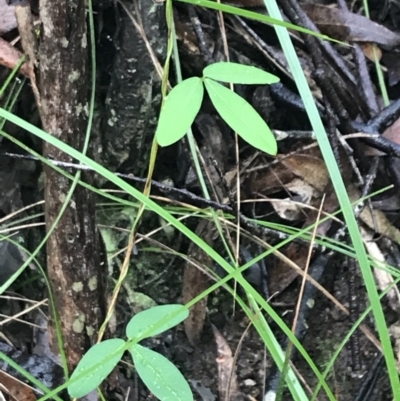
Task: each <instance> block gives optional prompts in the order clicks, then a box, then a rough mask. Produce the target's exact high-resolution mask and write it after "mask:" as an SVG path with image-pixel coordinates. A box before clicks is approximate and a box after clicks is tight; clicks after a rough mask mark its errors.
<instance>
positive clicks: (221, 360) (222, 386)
mask: <svg viewBox="0 0 400 401" xmlns="http://www.w3.org/2000/svg"><path fill="white" fill-rule="evenodd" d="M212 328H213V332H214V337H215V342H216V343H217V351H218V358H217V363H218V390H219V399H220V400H221V401H234V400H239V399H243V394H242V393H241V392H240V390H239V385H238V382H237V376H236V372H235V366H234V358H233V355H232V351H231V349H230V347H229V345H228V343H227V341H226V340H225V338H224V337H223V336H222V334H221V333H220V332H219V331H218V329H217V328H216V327H215V326H214V325H213V326H212Z"/></svg>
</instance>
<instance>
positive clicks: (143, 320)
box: [68, 305, 193, 401]
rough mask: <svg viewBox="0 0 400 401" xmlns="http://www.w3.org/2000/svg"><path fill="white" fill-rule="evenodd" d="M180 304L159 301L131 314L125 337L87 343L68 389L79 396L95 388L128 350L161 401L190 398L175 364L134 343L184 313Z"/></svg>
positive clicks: (173, 322) (183, 316) (179, 319)
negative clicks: (87, 348)
mask: <svg viewBox="0 0 400 401" xmlns="http://www.w3.org/2000/svg"><path fill="white" fill-rule="evenodd" d="M188 314H189V312H188V310H187V308H185V307H184V306H182V305H162V306H155V307H154V308H150V309H147V310H145V311H143V312H140V313H138V314H136V315H135V316H133V318H132V319H131V320H130V322H129V323H128V325H127V327H126V336H127V338H128V340H127V341H125V340H122V339H120V338H114V339H111V340H105V341H103V342H101V343H98V344H96V345H94V346H93V347H91V348H90V349H89V351H88V352H87V353H86V354H85V355H84V356H83V358H82V359H81V361H80V362H79V364H78V366H77V367H76V369H75V370H74V372H73V373H72V375H71V378H70V382H71V384H69V386H68V393H69V395H70V396H71V397H73V398H80V397H83V396H85V395H87V394H88V393H90V392H91V391H93V390H95V389H96V388H97V387H98V386H99V385H100V384H101V383H102V382H103V380H104V379H105V378H106V377H107V376H108V375H109V374H110V373H111V372H112V370H113V369H114V368H115V366H116V365H117V363H118V362H119V361H120V360H121V358H122V355H123V353H124V352H125V351H129V352H130V354H131V357H132V360H133V362H134V365H135V368H136V371H137V373H138V375H139V376H140V378H141V379H142V381H143V383H144V384H145V385H146V386H147V387H148V388H149V390H150V391H151V392H152V393H153V394H154V395H155V396H156V397H157V398H159V399H160V400H161V401H192V400H193V394H192V391H191V390H190V387H189V384H188V383H187V381H186V380H185V378H184V377H183V376H182V374H181V372H180V371H179V370H178V368H177V367H176V366H175V365H174V364H173V363H172V362H170V361H169V360H168V359H167V358H165V357H164V356H163V355H161V354H159V353H158V352H155V351H153V350H150V349H147V348H145V347H143V346H141V345H139V344H138V341H140V340H143V339H144V338H147V337H151V336H155V335H157V334H160V333H162V332H164V331H166V330H168V329H170V328H171V327H173V326H176V325H177V324H179V323H181V322H182V321H183V320H185V319H186V318H187V317H188Z"/></svg>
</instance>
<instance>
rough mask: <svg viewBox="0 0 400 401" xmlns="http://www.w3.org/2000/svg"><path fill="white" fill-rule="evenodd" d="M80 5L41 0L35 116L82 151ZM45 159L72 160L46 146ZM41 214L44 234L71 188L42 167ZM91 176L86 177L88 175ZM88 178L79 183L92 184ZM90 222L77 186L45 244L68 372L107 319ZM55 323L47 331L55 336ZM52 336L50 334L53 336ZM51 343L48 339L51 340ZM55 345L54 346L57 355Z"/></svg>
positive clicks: (88, 195)
mask: <svg viewBox="0 0 400 401" xmlns="http://www.w3.org/2000/svg"><path fill="white" fill-rule="evenodd" d="M86 13H87V10H86V2H85V1H84V0H66V1H54V0H42V1H41V3H40V17H41V21H42V35H41V43H40V47H39V59H40V63H39V65H40V77H39V78H40V79H39V81H40V97H41V107H40V112H41V118H42V123H43V127H44V129H45V130H46V131H47V132H48V133H50V134H52V135H53V136H55V137H56V138H58V139H60V140H62V141H63V142H64V143H66V144H69V145H71V146H73V147H74V148H76V149H79V150H82V148H83V143H84V139H85V133H86V128H87V110H88V82H89V81H90V80H89V74H88V52H89V44H88V43H89V41H88V34H87V28H86V17H87V14H86ZM43 155H44V157H51V158H54V159H56V160H59V161H63V162H72V158H71V157H69V156H68V155H66V154H65V153H63V152H62V151H61V150H60V149H57V148H55V147H53V146H51V145H49V144H48V143H45V144H44V146H43ZM44 172H45V201H46V202H45V209H46V210H45V215H46V226H47V229H48V230H49V229H50V228H51V226H52V225H53V223H54V221H55V219H56V217H57V215H58V214H59V212H60V209H61V207H62V206H63V203H64V201H65V198H66V196H67V194H68V191H69V189H70V187H71V182H70V180H69V179H67V178H66V177H64V176H62V175H60V174H59V173H57V172H56V171H54V170H53V169H52V168H51V167H48V166H45V167H44ZM89 174H90V173H89ZM89 174H85V173H83V174H82V176H81V179H83V180H84V181H86V182H88V183H89V184H90V183H91V182H92V179H91V177H90V175H89ZM100 246H101V244H100V238H99V235H98V233H97V230H96V224H95V199H94V194H93V193H92V192H91V191H89V190H87V189H85V188H83V187H82V186H79V185H78V186H77V187H76V189H75V191H74V194H73V196H72V198H71V201H70V203H69V205H68V207H67V209H66V210H65V212H64V214H63V216H62V218H61V220H60V221H59V223H58V224H57V225H56V227H55V229H54V231H53V232H52V234H51V236H50V238H49V240H48V241H47V269H48V276H49V279H50V282H51V285H52V289H53V292H54V299H55V304H56V309H57V312H58V314H59V315H60V321H61V330H62V336H63V340H64V348H65V352H66V356H67V364H68V368H69V370H73V369H74V368H75V366H76V365H77V363H78V362H79V361H80V359H81V358H82V356H83V354H84V353H85V351H86V350H87V349H88V347H89V346H90V345H91V344H94V343H95V341H96V339H97V332H98V329H99V326H100V324H101V323H102V321H103V318H104V313H105V310H104V309H105V291H104V288H103V283H104V275H105V274H106V272H105V269H104V263H102V261H101V256H100V255H101V251H100ZM52 326H53V322H50V329H53V330H54V327H52ZM51 332H52V330H51ZM53 341H54V338H53ZM54 345H55V344H54V343H53V344H52V349H53V352H54V353H56V347H55V346H54Z"/></svg>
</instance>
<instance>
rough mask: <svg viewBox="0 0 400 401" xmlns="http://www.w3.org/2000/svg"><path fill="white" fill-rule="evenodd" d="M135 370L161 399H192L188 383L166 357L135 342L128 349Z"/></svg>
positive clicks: (186, 400)
mask: <svg viewBox="0 0 400 401" xmlns="http://www.w3.org/2000/svg"><path fill="white" fill-rule="evenodd" d="M130 352H131V355H132V359H133V363H134V364H135V368H136V371H137V373H138V375H139V376H140V378H141V379H142V380H143V383H144V384H145V385H146V386H147V387H148V389H149V390H150V391H151V392H152V393H153V394H154V395H155V396H156V397H157V398H159V399H160V400H161V401H192V400H193V394H192V391H191V390H190V387H189V384H188V383H187V381H186V380H185V378H184V377H183V375H182V373H181V372H180V371H179V370H178V368H177V367H176V366H175V365H174V364H173V363H172V362H170V361H169V360H168V359H167V358H165V357H164V356H162V355H161V354H159V353H158V352H155V351H152V350H150V349H148V348H145V347H142V346H141V345H139V344H135V345H133V346H132V347H131V349H130Z"/></svg>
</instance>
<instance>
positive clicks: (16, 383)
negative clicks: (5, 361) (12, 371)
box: [0, 370, 36, 401]
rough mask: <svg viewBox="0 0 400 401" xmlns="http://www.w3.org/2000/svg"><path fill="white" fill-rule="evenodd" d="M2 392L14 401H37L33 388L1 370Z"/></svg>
mask: <svg viewBox="0 0 400 401" xmlns="http://www.w3.org/2000/svg"><path fill="white" fill-rule="evenodd" d="M0 386H1V387H0V390H1V391H2V392H3V393H6V394H8V395H9V396H10V400H12V401H36V396H35V393H34V391H33V389H32V387H30V386H28V385H27V384H25V383H23V382H22V381H20V380H18V379H16V378H15V377H13V376H11V375H9V374H8V373H5V372H4V371H2V370H0Z"/></svg>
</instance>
